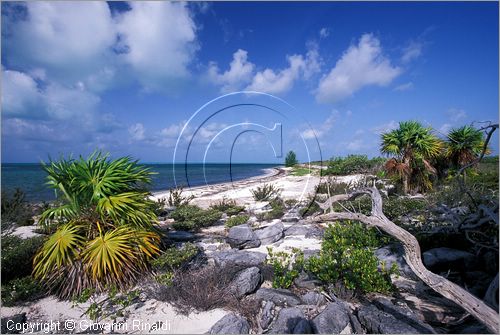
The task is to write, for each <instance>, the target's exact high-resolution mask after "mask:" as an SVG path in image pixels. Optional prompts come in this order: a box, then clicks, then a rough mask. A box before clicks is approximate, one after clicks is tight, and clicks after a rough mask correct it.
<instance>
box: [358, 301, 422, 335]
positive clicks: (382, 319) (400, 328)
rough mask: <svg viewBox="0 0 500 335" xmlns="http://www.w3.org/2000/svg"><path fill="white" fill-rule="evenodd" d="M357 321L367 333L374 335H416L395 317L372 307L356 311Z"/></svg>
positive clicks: (362, 307) (412, 328) (411, 328)
mask: <svg viewBox="0 0 500 335" xmlns="http://www.w3.org/2000/svg"><path fill="white" fill-rule="evenodd" d="M358 319H359V321H360V322H361V324H362V325H363V326H364V327H365V328H366V330H367V331H368V333H376V334H386V333H387V334H416V333H420V329H416V328H414V327H412V326H410V325H409V324H407V323H406V322H403V321H401V320H398V319H397V318H396V317H395V316H393V315H391V314H389V313H387V312H384V311H381V310H380V309H378V308H377V307H375V306H373V305H363V306H361V307H360V308H359V310H358Z"/></svg>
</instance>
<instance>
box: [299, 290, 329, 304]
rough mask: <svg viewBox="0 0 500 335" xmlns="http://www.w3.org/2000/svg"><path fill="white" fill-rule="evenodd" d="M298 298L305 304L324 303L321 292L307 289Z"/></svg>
mask: <svg viewBox="0 0 500 335" xmlns="http://www.w3.org/2000/svg"><path fill="white" fill-rule="evenodd" d="M300 298H301V299H302V302H303V303H304V304H306V305H314V306H320V305H323V304H325V303H326V299H325V297H324V296H323V295H322V294H320V293H318V292H314V291H309V292H307V293H306V294H304V295H303V296H301V297H300Z"/></svg>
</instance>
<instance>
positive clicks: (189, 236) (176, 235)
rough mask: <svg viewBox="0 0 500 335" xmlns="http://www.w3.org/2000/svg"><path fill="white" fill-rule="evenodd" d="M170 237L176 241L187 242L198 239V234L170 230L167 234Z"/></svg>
mask: <svg viewBox="0 0 500 335" xmlns="http://www.w3.org/2000/svg"><path fill="white" fill-rule="evenodd" d="M167 236H168V238H169V239H171V240H173V241H176V242H187V241H192V240H194V239H196V235H195V234H193V233H191V232H188V231H182V230H179V231H170V232H168V234H167Z"/></svg>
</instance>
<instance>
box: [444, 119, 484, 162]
mask: <svg viewBox="0 0 500 335" xmlns="http://www.w3.org/2000/svg"><path fill="white" fill-rule="evenodd" d="M483 147H484V137H483V133H482V132H481V131H480V130H477V129H476V128H474V127H471V126H463V127H460V128H453V129H452V130H450V132H449V133H448V138H447V140H446V158H448V159H449V160H450V161H451V164H452V165H453V166H454V167H455V168H460V167H462V166H465V165H467V164H470V163H472V162H473V161H474V160H475V159H476V158H478V157H479V155H480V154H481V152H482V151H483ZM486 153H489V150H487V151H486Z"/></svg>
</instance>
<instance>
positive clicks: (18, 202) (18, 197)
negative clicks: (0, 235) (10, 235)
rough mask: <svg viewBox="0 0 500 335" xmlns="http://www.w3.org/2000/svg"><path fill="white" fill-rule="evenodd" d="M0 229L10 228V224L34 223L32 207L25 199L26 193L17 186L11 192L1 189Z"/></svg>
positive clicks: (23, 224) (24, 224) (25, 224)
mask: <svg viewBox="0 0 500 335" xmlns="http://www.w3.org/2000/svg"><path fill="white" fill-rule="evenodd" d="M1 207H2V230H3V231H5V230H6V229H8V228H10V227H11V226H12V224H17V225H18V226H27V225H32V224H33V223H34V220H33V215H34V213H33V209H32V208H31V207H30V205H29V203H28V202H27V201H26V194H25V193H24V192H23V191H22V190H21V189H19V188H16V190H15V191H14V192H13V193H12V192H10V193H9V192H6V191H3V190H2V206H1Z"/></svg>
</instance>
